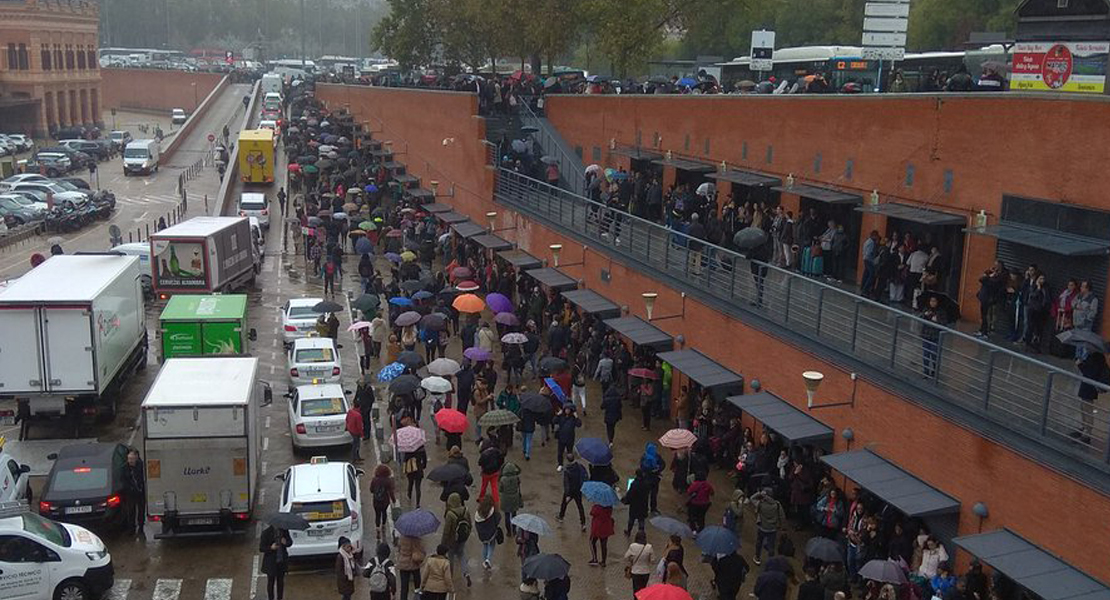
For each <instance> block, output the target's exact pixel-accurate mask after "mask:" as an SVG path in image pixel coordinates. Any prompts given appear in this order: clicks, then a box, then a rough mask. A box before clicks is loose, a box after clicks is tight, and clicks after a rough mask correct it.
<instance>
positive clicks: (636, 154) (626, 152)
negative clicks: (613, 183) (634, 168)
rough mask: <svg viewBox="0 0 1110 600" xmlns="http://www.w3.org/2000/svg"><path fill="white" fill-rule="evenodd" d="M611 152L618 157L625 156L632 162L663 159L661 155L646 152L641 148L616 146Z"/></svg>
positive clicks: (649, 151) (650, 151)
mask: <svg viewBox="0 0 1110 600" xmlns="http://www.w3.org/2000/svg"><path fill="white" fill-rule="evenodd" d="M612 152H613V154H618V155H620V156H627V157H628V158H631V159H632V160H656V159H659V158H663V155H662V154H661V153H659V152H655V151H652V150H646V149H644V148H643V147H641V146H617V147H616V148H613V150H612Z"/></svg>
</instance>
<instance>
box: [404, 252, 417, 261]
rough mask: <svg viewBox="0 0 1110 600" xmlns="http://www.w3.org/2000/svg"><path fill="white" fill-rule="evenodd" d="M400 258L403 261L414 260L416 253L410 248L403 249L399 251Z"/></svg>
mask: <svg viewBox="0 0 1110 600" xmlns="http://www.w3.org/2000/svg"><path fill="white" fill-rule="evenodd" d="M401 260H402V261H404V262H412V261H414V260H416V254H415V253H414V252H413V251H412V250H405V251H404V252H402V253H401Z"/></svg>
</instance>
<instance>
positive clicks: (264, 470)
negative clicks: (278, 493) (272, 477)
mask: <svg viewBox="0 0 1110 600" xmlns="http://www.w3.org/2000/svg"><path fill="white" fill-rule="evenodd" d="M269 466H270V463H268V462H266V461H262V476H263V477H265V476H266V468H267V467H269Z"/></svg>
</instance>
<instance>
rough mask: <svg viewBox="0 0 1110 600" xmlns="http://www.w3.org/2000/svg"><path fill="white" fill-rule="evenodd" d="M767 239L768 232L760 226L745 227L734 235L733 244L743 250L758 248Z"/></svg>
mask: <svg viewBox="0 0 1110 600" xmlns="http://www.w3.org/2000/svg"><path fill="white" fill-rule="evenodd" d="M766 241H767V232H766V231H763V230H762V229H760V228H759V227H745V228H743V229H741V230H740V231H737V232H736V235H734V236H732V244H733V245H734V246H736V247H737V248H739V249H741V250H751V249H752V248H758V247H759V246H762V245H763V243H764V242H766Z"/></svg>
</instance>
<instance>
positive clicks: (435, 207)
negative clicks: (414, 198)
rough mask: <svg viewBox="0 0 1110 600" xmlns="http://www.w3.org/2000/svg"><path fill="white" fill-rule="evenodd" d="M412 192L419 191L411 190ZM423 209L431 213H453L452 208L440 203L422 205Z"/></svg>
mask: <svg viewBox="0 0 1110 600" xmlns="http://www.w3.org/2000/svg"><path fill="white" fill-rule="evenodd" d="M411 191H417V190H411ZM422 208H423V209H424V210H426V211H428V212H430V213H443V212H451V207H450V206H448V205H446V204H441V203H439V202H432V203H431V204H424V205H422Z"/></svg>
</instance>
